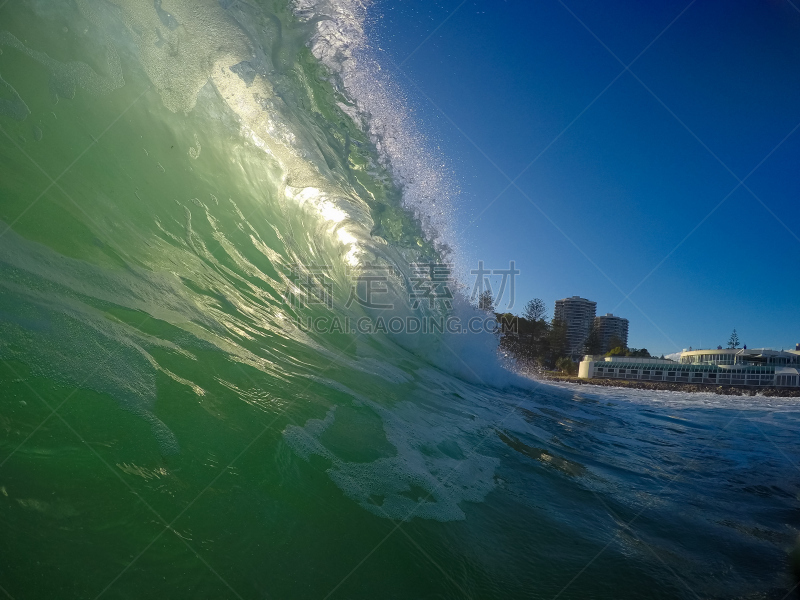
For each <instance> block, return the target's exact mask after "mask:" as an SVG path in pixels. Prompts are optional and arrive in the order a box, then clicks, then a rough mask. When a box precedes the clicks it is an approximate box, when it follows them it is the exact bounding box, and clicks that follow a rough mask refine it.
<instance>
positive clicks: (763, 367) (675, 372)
mask: <svg viewBox="0 0 800 600" xmlns="http://www.w3.org/2000/svg"><path fill="white" fill-rule="evenodd" d="M578 376H579V377H582V378H586V379H593V378H603V379H634V380H639V381H668V382H676V383H699V384H705V385H739V386H747V387H772V386H778V387H800V351H798V350H795V351H783V350H780V351H778V350H767V349H763V348H761V349H750V350H742V349H729V350H691V351H684V352H682V353H681V356H680V358H679V359H678V361H677V362H676V361H671V360H659V359H654V358H626V357H618V356H611V357H602V356H594V357H593V356H585V357H584V359H583V361H581V363H580V367H579V370H578Z"/></svg>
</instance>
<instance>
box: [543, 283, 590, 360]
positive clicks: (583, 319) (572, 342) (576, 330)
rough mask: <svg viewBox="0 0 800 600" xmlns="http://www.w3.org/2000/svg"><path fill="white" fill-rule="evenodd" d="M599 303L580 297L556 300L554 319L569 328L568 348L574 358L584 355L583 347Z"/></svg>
mask: <svg viewBox="0 0 800 600" xmlns="http://www.w3.org/2000/svg"><path fill="white" fill-rule="evenodd" d="M596 312H597V302H592V301H591V300H587V299H586V298H581V297H580V296H572V298H564V299H562V300H556V308H555V311H553V319H554V320H556V321H563V322H564V324H565V325H566V327H567V346H568V349H569V352H570V354H572V355H573V356H574V357H576V356H580V355H581V354H583V351H584V350H583V345H584V343H585V342H586V338H587V337H589V332H590V331H591V329H592V325H593V324H594V317H595V314H596Z"/></svg>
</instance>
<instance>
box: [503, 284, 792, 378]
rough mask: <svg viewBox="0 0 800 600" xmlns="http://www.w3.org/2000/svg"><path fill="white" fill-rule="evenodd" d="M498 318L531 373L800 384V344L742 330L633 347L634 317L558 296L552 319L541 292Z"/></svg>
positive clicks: (509, 347) (511, 349)
mask: <svg viewBox="0 0 800 600" xmlns="http://www.w3.org/2000/svg"><path fill="white" fill-rule="evenodd" d="M509 318H511V319H510V321H509V320H508V319H509ZM498 319H500V320H501V322H503V323H504V325H503V333H504V335H503V337H502V341H501V348H502V349H503V350H504V351H506V352H508V354H510V355H511V356H514V357H515V358H516V359H517V360H518V361H520V364H523V365H525V366H526V367H525V368H527V369H529V370H531V372H538V373H542V374H547V373H552V372H553V371H552V370H553V369H555V370H556V371H558V372H560V373H562V374H563V375H564V376H567V377H574V376H575V375H577V376H578V378H579V379H580V380H583V381H587V380H591V379H605V380H608V379H616V380H623V379H624V380H634V381H635V382H661V383H659V384H658V385H662V386H663V385H666V386H680V385H687V384H688V385H690V386H698V385H699V386H714V387H715V388H718V389H723V388H722V387H720V386H725V387H728V388H730V387H734V388H736V387H739V388H784V389H785V388H800V344H797V345H796V347H795V349H794V350H771V349H767V348H750V349H748V348H747V346H746V345H742V346H741V347H740V342H739V336H738V334H737V332H736V330H735V329H734V330H733V332H732V333H731V336H730V339H729V340H728V347H727V348H725V349H723V347H722V346H721V345H719V346H717V347H716V348H712V349H707V350H703V349H693V348H691V347H690V348H688V349H685V350H683V352H680V353H675V354H671V355H670V356H669V357H664V356H661V357H660V358H658V357H655V356H651V355H650V353H649V352H648V351H647V350H646V349H644V348H642V349H636V348H629V347H628V336H629V333H630V323H629V321H628V319H626V318H625V317H622V316H618V315H614V314H611V313H606V314H603V315H599V316H598V315H597V302H595V301H593V300H589V299H588V298H582V297H581V296H571V297H569V298H562V299H560V300H556V302H555V307H554V310H553V318H552V320H551V321H550V322H549V323H548V322H547V319H546V308H545V304H544V303H543V302H542V301H541V300H540V299H533V300H531V301H530V302H528V304H527V305H526V307H525V310H524V312H523V316H522V317H513V316H512V315H508V314H507V315H498ZM504 319H505V321H504ZM514 320H516V321H517V322H516V325H514V323H513V321H514ZM634 381H632V382H631V383H634ZM587 382H588V381H587ZM642 385H655V383H646V384H642ZM665 389H678V388H675V387H668V388H665Z"/></svg>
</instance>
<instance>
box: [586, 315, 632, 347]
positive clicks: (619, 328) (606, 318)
mask: <svg viewBox="0 0 800 600" xmlns="http://www.w3.org/2000/svg"><path fill="white" fill-rule="evenodd" d="M594 327H595V329H597V337H598V339H599V342H600V352H601V353H602V354H605V353H606V352H608V351H609V350H611V347H610V346H611V344H610V342H611V338H614V337H615V338H617V339H619V341H620V342H622V346H623V347H627V346H628V319H623V318H622V317H615V316H614V315H612V314H611V313H606V314H604V315H601V316H599V317H595V319H594Z"/></svg>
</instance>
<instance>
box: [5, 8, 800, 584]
mask: <svg viewBox="0 0 800 600" xmlns="http://www.w3.org/2000/svg"><path fill="white" fill-rule="evenodd" d="M370 10H371V8H370V6H369V5H368V4H365V3H363V2H357V1H355V0H352V1H347V0H341V1H340V0H331V1H328V2H321V1H320V2H315V1H314V0H297V1H295V2H293V3H286V2H279V1H277V0H275V1H266V0H246V1H244V0H219V1H217V0H213V1H211V0H155V1H154V2H152V1H147V0H72V1H55V0H26V1H23V0H8V1H7V2H5V3H0V50H1V51H2V53H0V173H1V176H0V597H1V596H3V595H4V596H7V597H9V598H15V599H22V598H25V599H27V598H59V599H72V598H76V599H77V598H148V597H152V598H245V599H250V598H290V599H293V598H297V599H305V598H317V599H325V598H343V599H344V598H364V599H367V598H370V599H371V598H398V599H400V598H402V599H405V598H431V599H433V598H545V599H548V598H549V599H555V598H576V599H577V598H580V599H584V598H698V597H700V598H752V599H755V598H770V599H772V598H775V599H783V598H787V597H789V594H791V592H790V590H792V588H793V586H794V585H795V581H794V580H793V579H792V575H791V568H790V553H791V552H792V550H793V548H795V545H796V543H797V538H798V527H800V512H798V508H800V497H799V496H798V493H799V492H800V470H799V469H798V466H799V465H800V410H798V404H797V400H796V399H780V398H763V397H721V396H716V395H703V394H697V395H688V394H683V393H670V392H649V391H640V390H620V389H612V388H594V389H586V388H585V387H571V386H568V385H563V386H553V385H544V384H539V383H538V382H536V381H532V380H529V379H525V378H522V377H519V376H517V375H515V374H514V373H513V372H512V371H511V370H509V369H507V368H505V367H504V366H503V365H502V364H501V361H500V360H499V359H498V356H497V351H496V348H497V340H496V337H495V336H494V335H493V334H491V333H486V332H484V333H470V334H469V335H461V334H456V333H449V332H447V331H444V332H442V331H439V330H436V331H427V332H426V333H423V332H416V333H408V332H406V331H400V330H393V329H392V328H391V327H378V326H377V323H378V320H379V319H380V318H383V319H384V320H385V321H388V320H390V319H391V318H397V321H396V322H397V323H401V324H402V323H406V324H407V323H409V322H420V321H422V320H425V319H437V318H441V317H447V318H453V317H456V318H459V319H462V320H466V319H469V318H473V317H476V318H483V317H484V316H485V315H482V313H479V312H478V311H477V310H476V309H473V308H471V307H470V306H469V304H468V302H467V301H466V300H465V299H463V298H462V293H461V291H460V290H459V289H457V288H458V285H457V284H456V283H453V287H454V293H453V294H452V298H450V296H447V298H446V300H447V302H444V301H441V302H438V301H437V302H436V303H434V302H430V303H429V302H427V299H428V297H427V296H426V297H425V300H426V301H425V302H416V301H414V299H415V296H414V293H413V292H414V291H415V290H417V291H418V290H419V287H418V285H419V281H420V280H419V270H418V265H420V264H423V265H424V264H429V265H440V266H441V265H445V264H449V262H448V261H456V262H457V260H458V246H459V240H458V239H455V238H454V236H453V235H452V233H451V232H450V228H451V226H452V223H453V221H454V219H455V217H454V214H455V211H457V203H456V202H455V201H454V197H455V196H456V189H457V184H456V183H454V182H453V181H451V180H450V179H449V177H448V176H447V175H446V171H447V170H446V169H445V168H443V167H441V165H443V164H445V163H444V162H443V161H445V162H446V157H444V158H443V157H441V156H438V155H437V154H436V152H435V151H434V150H432V149H431V148H432V146H433V145H432V144H429V143H427V141H426V139H425V136H424V135H421V134H420V133H419V126H418V125H417V124H415V123H414V121H413V118H411V116H410V115H411V113H410V111H409V110H408V108H407V106H406V103H405V102H404V99H403V94H402V89H401V88H399V86H397V84H396V83H394V82H393V81H392V79H391V77H390V76H389V75H388V74H387V73H386V71H385V70H383V69H381V66H380V64H379V63H378V62H377V61H376V60H375V59H374V58H373V57H372V53H371V50H370V40H369V39H367V37H366V36H365V34H364V28H365V26H364V23H365V20H366V19H368V18H369V14H370V12H369V11H370ZM415 265H417V266H416V267H415ZM365 273H367V274H369V273H372V275H369V277H372V279H370V278H369V277H367V278H366V279H365V278H364V277H365V275H364V274H365ZM376 273H377V274H376ZM359 286H361V287H359ZM370 286H372V290H373V291H375V292H376V295H375V298H373V300H375V299H376V298H377V296H378V295H380V300H381V302H377V301H374V302H369V301H366V300H365V299H364V296H365V294H366V295H369V291H368V289H367V288H369V287H370ZM378 293H379V294H378ZM367 300H369V298H367ZM359 319H360V320H362V322H363V323H366V324H368V325H369V327H367V328H366V329H363V330H357V331H352V330H348V326H349V325H350V324H352V323H356V322H359ZM409 319H411V321H409ZM414 319H416V320H417V321H414ZM333 322H336V323H339V324H340V327H338V328H337V327H332V326H330V324H331V323H333ZM322 323H325V324H326V327H327V329H326V330H324V331H323V330H321V329H320V327H318V325H320V324H322ZM309 324H311V325H310V326H309Z"/></svg>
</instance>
